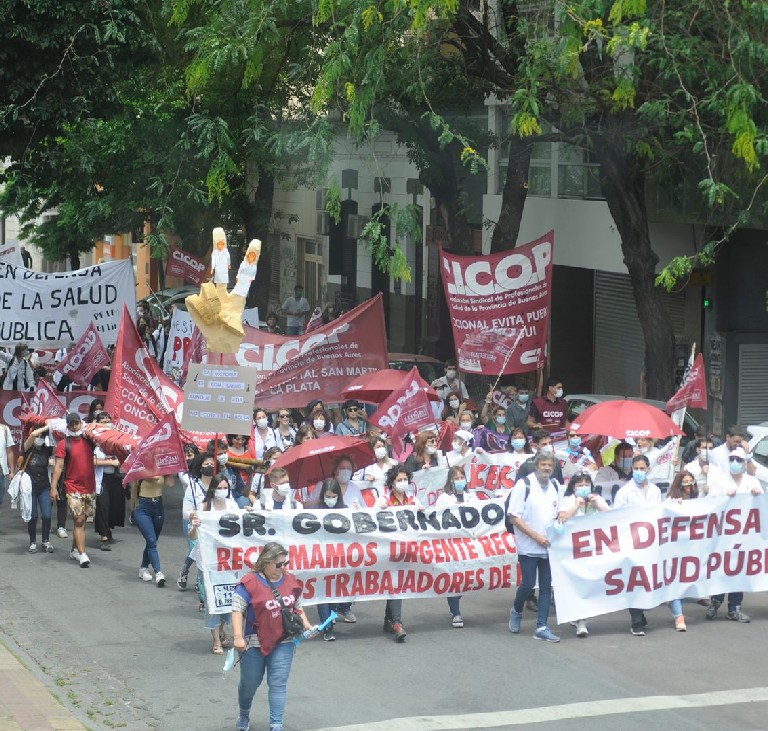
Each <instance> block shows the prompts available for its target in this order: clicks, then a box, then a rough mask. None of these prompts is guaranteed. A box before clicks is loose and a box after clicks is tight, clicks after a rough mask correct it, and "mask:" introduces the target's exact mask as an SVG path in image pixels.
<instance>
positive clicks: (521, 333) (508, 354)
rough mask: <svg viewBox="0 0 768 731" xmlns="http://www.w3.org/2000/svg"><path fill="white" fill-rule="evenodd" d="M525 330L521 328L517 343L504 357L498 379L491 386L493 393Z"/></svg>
mask: <svg viewBox="0 0 768 731" xmlns="http://www.w3.org/2000/svg"><path fill="white" fill-rule="evenodd" d="M524 332H525V330H524V329H523V330H520V334H519V335H518V336H517V340H515V344H514V345H513V346H512V349H511V350H510V351H509V353H507V357H506V358H504V363H503V364H502V366H501V371H500V372H499V375H498V376H497V377H496V381H495V382H494V384H493V386H491V393H493V392H494V391H495V390H496V386H498V385H499V381H500V380H501V377H502V376H503V375H504V371H505V370H506V369H507V363H509V359H510V358H511V357H512V353H514V352H515V351H516V350H517V345H518V343H519V342H520V338H522V337H523V333H524Z"/></svg>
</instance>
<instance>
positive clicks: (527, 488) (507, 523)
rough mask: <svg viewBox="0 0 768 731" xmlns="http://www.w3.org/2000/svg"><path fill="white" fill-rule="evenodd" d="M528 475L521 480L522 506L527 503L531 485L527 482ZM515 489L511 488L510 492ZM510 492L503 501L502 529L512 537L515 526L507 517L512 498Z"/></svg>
mask: <svg viewBox="0 0 768 731" xmlns="http://www.w3.org/2000/svg"><path fill="white" fill-rule="evenodd" d="M529 478H530V475H526V476H525V477H523V480H525V498H524V499H523V504H525V503H526V502H528V496H529V495H530V494H531V483H530V481H529ZM514 489H515V488H514V487H513V488H512V490H514ZM512 490H510V491H509V495H507V499H506V500H505V501H504V527H505V528H506V529H507V531H508V532H509V533H511V534H512V535H514V534H515V524H514V523H513V522H512V521H511V520H510V517H509V501H510V499H511V498H512Z"/></svg>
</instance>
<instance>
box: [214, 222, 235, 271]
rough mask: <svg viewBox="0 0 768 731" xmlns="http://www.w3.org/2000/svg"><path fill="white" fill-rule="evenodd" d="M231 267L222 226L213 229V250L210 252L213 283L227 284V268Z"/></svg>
mask: <svg viewBox="0 0 768 731" xmlns="http://www.w3.org/2000/svg"><path fill="white" fill-rule="evenodd" d="M231 268H232V265H231V263H230V259H229V249H228V248H227V237H226V236H225V235H224V229H223V228H215V229H213V251H212V252H211V274H212V275H213V283H214V284H229V270H230V269H231Z"/></svg>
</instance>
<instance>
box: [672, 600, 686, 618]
mask: <svg viewBox="0 0 768 731" xmlns="http://www.w3.org/2000/svg"><path fill="white" fill-rule="evenodd" d="M669 608H670V609H671V610H672V616H673V617H674V618H675V619H677V618H678V617H681V616H682V614H683V600H682V599H673V600H672V601H671V602H670V603H669Z"/></svg>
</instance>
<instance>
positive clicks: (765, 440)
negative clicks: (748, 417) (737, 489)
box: [747, 421, 768, 487]
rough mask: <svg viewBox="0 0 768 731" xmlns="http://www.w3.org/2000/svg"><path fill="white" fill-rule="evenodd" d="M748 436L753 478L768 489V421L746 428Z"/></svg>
mask: <svg viewBox="0 0 768 731" xmlns="http://www.w3.org/2000/svg"><path fill="white" fill-rule="evenodd" d="M747 431H748V432H749V435H750V437H751V438H750V440H749V448H750V450H751V451H752V455H753V459H754V464H755V468H756V469H757V472H756V473H755V476H756V477H757V479H758V480H760V484H761V485H762V486H763V487H768V421H764V422H762V423H760V424H756V425H754V426H748V427H747Z"/></svg>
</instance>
